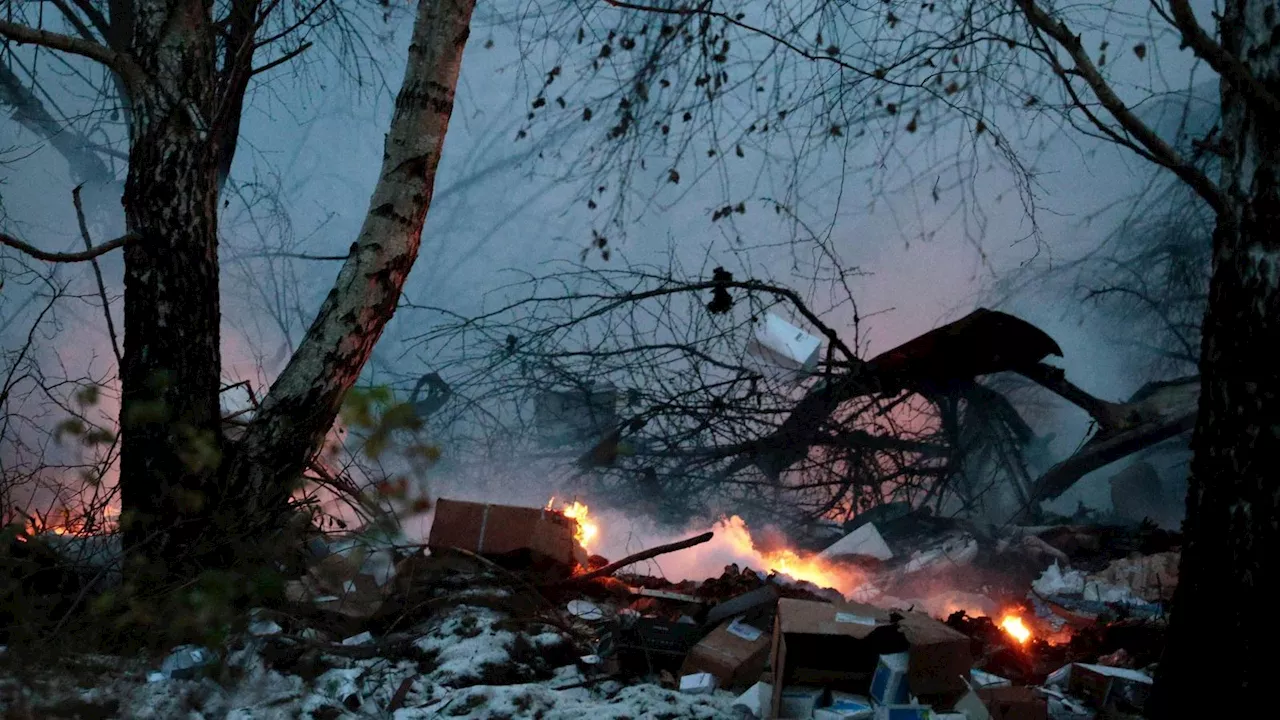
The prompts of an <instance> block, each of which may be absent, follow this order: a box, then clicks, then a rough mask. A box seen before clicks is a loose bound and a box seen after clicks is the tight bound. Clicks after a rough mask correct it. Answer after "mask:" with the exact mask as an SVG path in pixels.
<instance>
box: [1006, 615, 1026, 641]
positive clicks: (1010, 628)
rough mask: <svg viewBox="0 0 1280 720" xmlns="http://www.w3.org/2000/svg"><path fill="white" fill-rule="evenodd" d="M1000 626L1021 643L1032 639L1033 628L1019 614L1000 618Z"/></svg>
mask: <svg viewBox="0 0 1280 720" xmlns="http://www.w3.org/2000/svg"><path fill="white" fill-rule="evenodd" d="M1000 628H1001V629H1003V630H1004V631H1005V632H1007V633H1009V635H1010V637H1012V638H1013V639H1014V640H1017V641H1018V643H1019V644H1022V645H1025V644H1027V641H1029V640H1030V639H1031V630H1030V629H1028V628H1027V625H1026V623H1024V622H1022V618H1020V617H1018V616H1017V615H1005V616H1004V617H1003V618H1001V619H1000Z"/></svg>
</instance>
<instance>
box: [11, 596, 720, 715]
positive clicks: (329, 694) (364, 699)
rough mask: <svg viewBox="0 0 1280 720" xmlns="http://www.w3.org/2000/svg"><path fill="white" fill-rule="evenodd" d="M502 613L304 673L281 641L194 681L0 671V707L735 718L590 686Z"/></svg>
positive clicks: (676, 696) (142, 672) (635, 691)
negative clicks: (281, 650)
mask: <svg viewBox="0 0 1280 720" xmlns="http://www.w3.org/2000/svg"><path fill="white" fill-rule="evenodd" d="M509 620H510V619H509V618H508V617H507V616H506V615H505V614H503V613H501V612H498V611H495V610H492V609H489V608H486V607H479V606H471V605H465V604H463V605H457V606H455V607H452V608H450V609H448V610H447V611H445V612H442V613H440V614H438V615H437V616H435V617H433V618H432V619H431V620H430V621H427V622H425V623H423V624H422V625H421V626H419V627H418V628H415V630H414V632H413V633H412V635H413V636H415V639H413V641H412V647H413V651H412V652H407V653H406V652H394V653H388V657H373V658H370V659H352V658H349V657H343V656H340V655H336V654H329V653H324V652H321V653H318V656H319V661H318V662H317V663H312V664H310V665H309V667H310V668H311V671H310V672H308V671H306V670H305V669H302V668H300V667H299V668H292V669H285V668H282V667H280V666H281V663H280V662H279V661H273V660H272V659H271V658H272V657H273V656H274V657H278V654H273V653H271V652H270V651H269V650H268V649H267V648H268V646H269V645H273V646H279V645H280V644H282V643H283V644H285V645H287V643H288V641H286V640H281V639H280V638H279V637H262V636H258V637H254V636H247V637H244V638H241V639H240V640H239V641H237V643H235V644H233V646H232V648H233V649H232V650H230V651H229V652H228V653H227V657H226V663H225V667H224V668H220V669H218V670H216V671H213V672H211V673H210V675H211V676H208V677H203V678H200V679H190V680H175V679H167V678H166V679H161V680H156V681H150V682H149V681H148V678H147V676H148V671H152V672H154V671H155V670H156V668H155V667H148V666H147V665H146V664H145V663H144V662H142V661H139V660H135V659H125V658H104V657H101V656H98V657H95V658H92V662H88V661H86V662H85V663H81V664H80V667H79V668H78V669H77V670H76V671H74V672H72V671H70V670H60V671H47V672H42V673H40V674H39V677H38V678H37V679H35V680H28V681H27V682H25V683H23V684H19V683H18V682H17V681H16V680H15V679H12V678H0V714H2V715H4V716H5V717H22V716H23V715H24V713H23V712H22V710H21V708H23V706H25V707H26V709H27V710H29V713H30V714H29V715H27V716H28V717H37V718H38V717H74V716H77V715H78V716H79V717H83V718H90V717H93V718H121V719H128V720H170V719H175V718H181V719H183V720H198V719H208V720H213V719H214V718H217V719H219V720H220V719H222V718H226V719H227V720H267V719H270V720H276V719H284V718H315V719H317V720H340V719H347V718H352V719H354V718H394V719H395V720H410V719H417V718H467V719H475V720H515V719H517V718H537V719H541V720H587V719H589V720H643V719H652V720H682V719H685V718H688V719H690V720H693V719H695V718H696V719H700V720H713V719H716V718H733V717H737V716H736V715H734V714H733V713H732V712H731V709H730V706H731V705H732V703H733V700H734V696H733V695H731V694H729V693H727V692H723V691H722V692H717V693H715V694H711V695H688V694H681V693H679V692H677V691H673V690H668V689H665V688H663V687H660V686H658V685H655V684H638V685H624V684H621V683H619V682H617V681H614V680H606V681H599V682H587V681H588V680H589V677H588V676H587V675H584V674H583V672H582V670H581V669H580V668H579V664H578V663H577V662H576V659H577V654H576V653H575V652H572V647H573V646H572V642H571V640H570V639H569V638H568V636H566V635H564V634H563V633H561V632H560V631H557V630H554V629H551V628H549V627H548V628H546V629H544V630H542V631H541V632H533V633H530V632H522V631H520V630H516V629H513V628H514V627H515V625H516V624H515V623H512V622H510V621H509ZM373 642H374V643H377V642H378V639H377V638H373ZM567 650H568V652H566V651H567ZM564 662H568V664H561V663H564ZM273 665H274V667H273ZM556 665H559V666H558V667H556ZM317 670H319V672H318V674H316V671H317ZM308 676H310V677H308ZM215 677H216V678H217V679H215ZM393 708H394V709H393Z"/></svg>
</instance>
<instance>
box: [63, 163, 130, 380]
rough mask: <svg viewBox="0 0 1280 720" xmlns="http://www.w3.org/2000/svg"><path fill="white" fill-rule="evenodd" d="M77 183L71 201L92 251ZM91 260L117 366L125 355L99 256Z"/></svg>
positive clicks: (85, 246) (87, 249)
mask: <svg viewBox="0 0 1280 720" xmlns="http://www.w3.org/2000/svg"><path fill="white" fill-rule="evenodd" d="M81 187H83V186H81V185H77V186H76V189H75V190H72V191H71V201H72V202H73V203H74V204H75V206H76V223H77V224H78V225H79V226H80V237H81V238H82V239H83V240H84V249H85V250H86V251H92V250H93V249H94V248H93V240H92V239H91V238H90V237H89V224H88V223H87V222H85V219H84V203H82V202H81V201H80V188H81ZM89 262H90V263H92V264H93V277H94V279H96V280H97V281H98V297H99V298H100V299H101V300H102V314H103V316H104V317H105V318H106V320H107V336H108V337H110V338H111V350H112V352H114V353H115V356H116V367H120V365H122V364H123V363H124V355H122V354H121V353H120V341H119V340H118V339H117V337H116V323H115V320H113V319H112V317H111V303H110V302H108V301H107V284H106V283H105V282H103V280H102V267H101V266H99V265H98V259H97V258H90V259H89Z"/></svg>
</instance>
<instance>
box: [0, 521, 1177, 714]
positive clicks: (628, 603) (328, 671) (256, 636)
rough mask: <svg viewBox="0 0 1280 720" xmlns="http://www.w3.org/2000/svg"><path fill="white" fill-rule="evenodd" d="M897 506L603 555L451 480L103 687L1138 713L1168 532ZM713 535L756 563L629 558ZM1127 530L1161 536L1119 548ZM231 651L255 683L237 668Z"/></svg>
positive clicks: (509, 704)
mask: <svg viewBox="0 0 1280 720" xmlns="http://www.w3.org/2000/svg"><path fill="white" fill-rule="evenodd" d="M911 522H912V521H910V520H909V519H905V518H902V517H899V518H896V519H892V518H891V519H889V520H886V521H885V522H883V523H882V524H881V525H877V524H875V523H867V524H863V525H861V526H860V527H858V528H856V529H854V530H853V531H852V532H851V533H850V534H849V535H848V536H846V537H845V538H843V539H840V540H838V541H837V542H835V543H833V544H832V546H831V547H830V548H829V549H828V551H826V552H807V551H801V550H797V549H790V548H788V547H786V546H785V545H782V544H779V543H777V542H772V543H771V546H770V547H769V548H768V549H760V548H758V547H757V546H756V541H755V539H754V538H753V536H752V533H751V531H750V529H749V528H748V527H747V525H746V523H744V522H743V521H742V520H741V519H740V518H736V517H731V518H726V519H724V520H722V521H720V522H719V523H716V524H715V525H714V526H713V528H712V531H711V532H710V533H704V534H702V535H698V536H696V537H692V538H689V539H687V540H683V541H680V542H676V543H671V544H668V545H663V546H659V547H655V548H651V549H649V550H646V551H643V552H639V553H635V554H633V555H630V556H628V557H626V558H622V559H621V560H618V561H616V562H609V561H608V560H607V559H605V558H602V557H599V556H592V555H590V554H589V551H590V550H591V549H592V548H594V547H598V546H599V544H600V542H601V540H602V534H603V533H602V526H601V525H600V524H599V523H598V521H597V520H595V519H593V518H592V517H591V515H590V512H589V507H588V506H587V505H586V504H584V503H583V502H581V501H579V500H576V499H575V500H572V501H559V500H557V499H556V498H554V497H553V498H551V500H550V501H548V503H547V504H546V505H545V506H543V507H540V508H521V507H512V506H506V505H495V504H482V503H468V502H460V501H454V500H448V499H444V500H440V501H438V503H437V504H436V515H435V521H434V524H433V526H432V528H431V531H430V536H429V538H428V541H427V543H426V546H425V547H422V546H418V547H405V546H404V545H396V544H394V543H382V544H379V543H375V542H371V541H362V540H359V539H357V540H348V541H344V542H341V543H336V542H326V543H322V544H323V545H325V547H324V548H322V551H319V552H314V553H313V556H314V557H313V559H312V560H311V561H310V564H309V566H308V568H307V569H306V572H305V574H304V575H303V576H302V577H300V578H298V579H297V580H296V581H294V582H293V583H292V584H291V585H290V586H289V592H288V603H289V604H288V606H286V607H283V608H274V609H262V610H260V611H258V612H257V614H256V615H255V617H254V619H253V622H252V623H250V624H249V626H248V627H247V629H246V630H245V631H244V633H242V634H241V635H239V636H236V637H237V639H235V640H233V641H232V642H231V643H230V644H229V645H228V646H227V647H225V648H222V647H218V648H198V649H194V650H193V649H192V648H181V649H180V650H179V651H174V653H171V654H170V655H169V659H168V660H165V663H166V664H164V665H163V666H156V667H153V668H151V669H149V670H148V669H145V668H141V669H139V671H138V672H137V673H134V674H127V675H122V676H120V677H118V678H115V679H113V680H111V681H109V682H107V683H106V685H105V686H104V687H103V688H99V690H98V691H97V693H98V694H97V695H96V696H95V697H96V698H98V699H99V700H102V702H103V703H108V704H109V703H115V705H114V707H136V706H137V705H138V704H139V703H143V704H145V703H152V704H153V705H154V706H155V707H156V708H158V710H157V712H156V713H155V714H152V715H150V716H152V717H162V716H163V713H162V712H161V711H160V709H162V708H167V707H169V705H166V703H170V704H171V703H172V702H174V701H173V696H174V694H175V693H178V694H182V695H183V696H184V697H186V698H187V700H185V701H184V702H187V703H188V705H192V706H195V707H200V708H203V710H201V712H205V714H206V715H208V714H209V713H210V712H212V713H213V714H218V713H224V714H225V712H230V711H231V710H232V709H233V707H242V708H244V710H245V712H258V711H262V712H266V711H265V710H263V708H264V707H265V705H264V703H268V704H272V707H278V708H281V709H282V712H285V713H286V714H285V715H281V717H286V716H287V717H300V716H301V717H307V716H310V717H334V718H337V717H344V716H345V714H346V713H367V712H383V713H392V714H394V715H395V716H396V717H398V718H399V717H402V716H403V717H437V716H453V717H474V718H488V717H570V716H571V715H572V716H575V717H576V716H579V715H581V714H583V713H591V714H593V715H596V714H599V713H600V712H603V711H602V710H600V709H599V708H603V707H609V708H613V709H616V710H617V711H618V712H619V713H621V714H616V713H615V714H614V715H601V717H605V716H611V717H621V716H622V715H626V716H627V717H632V718H641V717H658V716H661V717H665V718H721V717H724V718H757V719H763V718H813V719H814V720H849V719H850V718H877V719H879V718H888V717H892V718H899V717H903V718H921V719H922V720H923V719H924V718H947V720H988V718H1019V719H1020V718H1067V717H1072V718H1075V717H1101V716H1102V715H1101V714H1104V713H1111V712H1115V711H1121V712H1130V713H1138V712H1140V710H1141V707H1142V703H1143V702H1144V701H1145V697H1146V691H1147V689H1148V687H1149V685H1150V677H1151V674H1150V668H1151V666H1152V664H1153V663H1154V661H1155V659H1156V657H1157V655H1158V653H1159V649H1160V645H1161V641H1162V633H1163V617H1162V615H1161V613H1159V612H1149V611H1150V610H1151V609H1152V608H1155V609H1156V610H1159V609H1160V608H1162V607H1163V603H1164V602H1166V601H1167V599H1168V597H1169V594H1170V592H1171V589H1172V588H1171V587H1170V586H1171V585H1173V584H1176V574H1171V568H1174V567H1176V552H1177V549H1176V546H1174V545H1171V544H1170V542H1168V541H1169V540H1171V538H1169V537H1163V538H1161V539H1160V541H1152V540H1151V539H1150V538H1147V539H1141V538H1134V539H1131V541H1130V542H1128V543H1125V542H1115V543H1114V545H1115V546H1116V547H1117V548H1119V550H1116V551H1109V550H1107V549H1106V547H1105V544H1104V543H1102V542H1100V541H1099V538H1098V534H1099V531H1095V530H1090V529H1087V528H1082V527H1066V526H1053V527H1044V528H1020V529H1015V530H1013V531H1011V532H1010V533H1007V534H1005V535H1004V536H1002V537H998V538H993V537H991V536H989V535H983V534H981V533H978V532H977V531H976V530H975V529H974V528H971V527H967V526H965V525H964V524H962V523H958V522H931V523H924V524H920V523H916V524H915V525H914V526H913V527H914V528H915V529H914V530H913V531H911V532H907V531H905V530H904V528H906V527H908V526H909V525H910V524H911ZM1108 532H1110V531H1108ZM1090 533H1092V534H1093V537H1092V539H1091V537H1090ZM713 536H717V542H718V543H721V544H724V545H725V546H728V547H732V548H735V549H736V550H737V551H739V552H740V553H741V554H742V555H743V556H746V557H752V558H755V559H756V560H757V561H759V563H760V565H759V567H758V568H750V567H744V566H741V565H729V566H727V567H724V568H723V572H721V573H720V574H719V575H718V576H715V577H710V578H706V579H703V580H680V581H670V580H667V579H664V578H660V577H653V576H648V575H644V574H639V573H637V572H635V570H636V568H637V567H638V565H637V564H638V563H641V562H643V561H645V560H649V559H652V558H655V557H659V556H662V555H667V554H671V553H690V554H694V553H698V552H700V551H701V550H700V548H704V547H706V545H705V544H706V543H707V542H708V541H710V540H711V539H712V537H713ZM1029 538H1034V541H1032V540H1029ZM1111 539H1112V540H1114V539H1115V538H1111ZM1153 542H1154V544H1153ZM1135 545H1140V546H1144V547H1148V548H1151V549H1154V550H1155V551H1154V552H1152V553H1150V554H1148V555H1133V556H1129V554H1126V555H1125V556H1123V557H1111V556H1110V555H1111V554H1113V553H1114V552H1120V551H1124V549H1126V548H1132V547H1134V546H1135ZM196 650H198V651H199V653H200V658H201V660H200V663H194V662H189V663H187V665H190V666H191V667H192V668H195V667H196V666H197V665H199V666H200V667H199V670H200V672H199V673H194V671H192V672H187V671H186V670H185V669H184V670H182V671H181V672H174V671H173V667H170V666H171V665H173V664H174V661H173V658H174V657H179V658H186V659H190V658H191V657H194V656H193V655H192V652H195V651H196ZM184 653H185V654H184ZM207 658H213V661H212V662H213V664H210V662H209V661H207V660H206V659H207ZM225 666H235V667H239V668H240V669H239V670H237V671H236V672H237V674H238V675H239V676H240V677H242V678H254V682H255V683H257V684H258V685H257V687H258V688H259V690H256V691H253V692H251V691H250V690H249V689H248V688H247V687H245V686H244V683H245V682H247V681H246V680H241V681H240V685H238V686H237V685H234V684H233V685H231V686H228V685H227V684H226V683H227V677H228V676H227V675H226V673H225V670H224V669H223V668H224V667H225ZM184 668H185V666H184ZM147 679H150V680H151V682H149V683H148V682H145V681H146V680H147ZM179 687H181V688H184V689H182V690H179V689H178V688H179ZM12 690H13V688H12V687H9V686H5V687H3V688H0V705H3V706H4V707H6V708H9V707H13V705H12V703H13V702H15V700H14V698H15V697H16V696H14V695H12V692H11V691H12ZM43 692H45V693H46V694H48V695H49V696H50V697H53V696H58V693H59V692H62V693H63V695H66V693H68V692H71V693H72V694H74V692H77V691H71V690H63V691H58V690H56V689H54V688H52V686H50V687H47V688H45V690H44V691H43ZM254 693H257V694H256V695H255V694H254ZM81 694H83V693H81ZM58 697H61V700H59V702H61V701H65V700H66V699H67V698H66V697H62V696H58ZM193 698H194V699H193ZM81 701H83V698H81V699H80V700H77V702H81ZM51 702H52V701H51ZM95 702H96V701H95ZM255 707H256V708H258V709H259V710H253V709H252V708H255ZM658 708H661V711H660V712H659V710H658ZM206 711H208V712H206ZM272 712H274V711H272ZM290 713H292V714H290ZM297 713H301V714H297ZM307 713H310V715H307ZM655 713H656V714H655ZM37 714H38V713H37ZM102 716H103V717H111V716H112V715H110V714H104V715H102ZM133 716H136V717H144V716H148V715H147V714H146V713H142V714H135V715H133ZM268 716H273V715H268Z"/></svg>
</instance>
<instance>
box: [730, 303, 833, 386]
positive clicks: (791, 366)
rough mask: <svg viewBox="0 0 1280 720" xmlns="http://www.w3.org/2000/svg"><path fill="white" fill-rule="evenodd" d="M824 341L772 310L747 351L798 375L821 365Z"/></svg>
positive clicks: (767, 314)
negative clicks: (820, 356)
mask: <svg viewBox="0 0 1280 720" xmlns="http://www.w3.org/2000/svg"><path fill="white" fill-rule="evenodd" d="M821 351H822V340H821V339H820V338H818V337H816V336H814V335H810V334H809V333H807V332H805V331H804V330H801V329H800V328H798V327H796V326H795V325H792V324H791V323H789V322H787V321H786V320H783V319H782V318H780V317H778V316H777V315H774V314H773V313H765V315H764V319H763V320H762V321H761V322H760V324H759V326H758V327H757V328H756V332H755V335H754V336H753V337H752V338H751V342H750V343H748V345H747V352H748V353H750V354H751V355H754V356H755V357H757V358H759V359H761V360H764V361H766V362H769V363H772V364H773V365H776V366H778V367H779V368H782V369H783V370H787V371H790V372H792V373H795V374H796V375H807V374H809V373H811V372H813V371H814V370H816V369H817V367H818V357H819V354H820V353H821Z"/></svg>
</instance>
